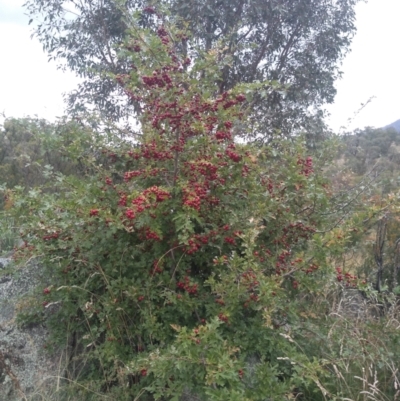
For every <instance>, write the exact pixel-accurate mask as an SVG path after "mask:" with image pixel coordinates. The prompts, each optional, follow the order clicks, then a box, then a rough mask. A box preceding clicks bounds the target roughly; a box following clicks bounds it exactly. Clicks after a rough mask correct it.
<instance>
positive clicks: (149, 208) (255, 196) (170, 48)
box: [7, 1, 400, 401]
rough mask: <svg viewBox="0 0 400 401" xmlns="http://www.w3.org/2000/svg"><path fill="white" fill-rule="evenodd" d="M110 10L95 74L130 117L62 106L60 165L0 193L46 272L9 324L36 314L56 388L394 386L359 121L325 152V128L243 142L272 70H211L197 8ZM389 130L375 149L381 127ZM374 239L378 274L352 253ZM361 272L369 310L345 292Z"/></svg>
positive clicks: (388, 304) (202, 392)
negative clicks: (255, 73) (60, 361)
mask: <svg viewBox="0 0 400 401" xmlns="http://www.w3.org/2000/svg"><path fill="white" fill-rule="evenodd" d="M37 4H42V3H40V2H37ZM46 4H47V6H48V7H53V6H54V5H55V3H53V2H48V3H46ZM82 4H85V3H82ZM254 4H255V3H254ZM267 4H269V2H267ZM291 4H292V3H291ZM293 4H294V5H296V4H297V5H299V4H303V2H300V1H299V2H293ZM307 4H308V3H307ZM318 4H320V3H318ZM335 4H336V5H337V6H339V5H340V4H342V3H335ZM343 4H347V3H343ZM42 6H43V7H45V4H44V3H43V4H42ZM199 7H200V5H199ZM278 9H279V7H278ZM57 10H58V11H60V12H61V11H62V10H61V9H57V8H54V10H53V11H54V12H58V11H57ZM124 15H125V14H124ZM125 17H126V18H125V19H124V21H125V23H126V24H127V25H126V26H125V27H124V29H126V32H125V35H124V36H123V37H122V36H121V37H120V39H119V44H118V46H115V47H112V51H113V54H114V56H113V57H114V60H115V63H117V64H118V65H123V66H125V68H124V69H123V70H122V71H114V70H113V68H111V67H110V69H107V70H102V71H101V74H100V75H99V76H98V77H96V79H98V80H103V79H104V80H105V82H111V83H112V85H113V87H118V88H119V90H120V93H121V94H123V96H125V97H126V98H127V99H128V102H130V103H131V104H136V105H137V106H140V113H138V114H137V115H136V116H137V120H135V121H134V122H133V123H132V121H131V123H132V125H133V126H134V127H135V128H134V129H133V128H130V129H129V130H125V131H123V130H121V126H120V125H118V124H115V122H113V121H109V120H104V119H101V118H98V117H96V116H93V115H92V116H88V115H83V116H81V117H80V118H79V119H77V118H76V117H74V118H72V119H66V120H65V121H63V122H62V124H61V125H60V127H62V134H60V135H57V134H56V132H58V131H55V132H53V133H52V134H51V135H49V137H48V138H49V140H48V142H46V143H47V144H48V146H49V154H50V155H53V156H54V155H58V157H59V156H60V155H62V157H63V160H65V161H68V163H72V162H74V161H75V163H76V162H77V163H76V164H74V163H72V165H73V168H72V169H71V170H69V169H66V170H63V168H61V167H60V168H58V167H57V168H55V167H54V168H50V167H45V169H44V177H45V180H44V181H43V182H37V183H38V184H41V185H36V184H37V183H36V182H35V186H34V187H30V188H29V189H30V190H29V191H26V189H25V188H24V187H22V186H19V187H18V186H17V187H13V186H11V185H10V186H9V188H8V189H9V190H8V192H7V193H8V195H10V196H12V205H10V207H9V208H8V209H9V210H8V211H7V213H8V214H9V215H11V216H13V218H14V219H15V221H16V224H17V225H18V227H19V235H20V237H21V239H22V240H23V245H22V246H20V247H18V248H17V249H16V251H15V254H14V259H15V261H16V262H20V263H24V261H26V260H29V261H31V260H32V259H33V258H40V263H41V264H43V268H44V269H45V273H46V274H45V275H44V276H45V277H46V278H47V282H44V283H43V286H42V288H39V289H38V290H37V292H36V293H35V294H31V295H30V297H29V296H26V299H25V303H24V305H26V307H25V309H23V310H22V311H21V314H20V320H21V324H27V323H38V322H42V323H44V324H46V325H47V326H48V327H49V329H50V331H51V334H52V335H51V337H50V340H49V344H48V346H49V349H50V350H52V349H55V348H57V347H59V346H60V345H61V346H66V347H67V349H68V350H69V357H70V359H69V361H68V364H67V366H65V372H64V373H63V376H64V377H65V378H66V379H67V380H66V383H68V385H65V386H63V387H62V388H61V391H60V392H58V393H57V394H56V396H55V397H56V398H55V399H63V397H64V396H65V399H69V400H89V399H93V400H99V399H112V400H122V401H123V400H148V401H152V400H198V399H200V400H212V401H216V400H224V401H225V400H233V401H235V400H238V401H239V400H240V401H242V400H251V401H253V400H254V401H256V400H260V401H264V400H293V399H297V400H307V401H308V400H315V401H322V400H326V399H329V400H343V401H344V400H352V401H356V400H360V401H361V400H362V401H364V400H366V399H368V397H369V399H373V400H379V401H384V400H394V399H396V397H398V396H399V391H398V389H399V386H400V382H399V374H398V371H397V366H398V362H399V356H398V351H397V348H398V345H399V341H400V336H399V334H398V312H397V307H396V302H397V301H396V296H395V291H394V289H395V288H396V286H397V284H396V283H395V281H396V280H397V278H396V279H393V282H392V283H394V284H392V285H391V287H392V288H390V290H393V291H389V290H387V289H385V288H384V285H383V284H384V280H385V276H384V275H383V274H382V272H383V271H384V266H385V261H384V257H383V256H384V254H385V250H386V248H385V241H386V238H389V237H387V233H390V235H391V237H390V238H392V239H391V241H392V240H393V238H395V236H396V233H397V231H396V225H395V224H393V225H392V226H390V227H389V225H387V224H384V223H382V222H386V221H389V219H388V218H389V215H390V216H391V217H392V220H391V221H395V220H396V216H397V212H398V206H397V205H398V200H397V195H395V194H394V193H392V192H389V193H388V194H387V195H386V194H385V193H384V194H383V195H382V194H380V196H379V197H377V191H376V188H378V186H374V185H371V183H370V182H367V181H368V177H367V178H366V177H361V176H357V174H356V171H355V169H356V168H358V167H357V166H358V164H357V163H358V162H355V161H354V160H352V159H351V157H350V156H349V155H354V151H353V148H354V146H351V145H349V144H351V143H353V142H352V141H353V140H355V138H357V135H358V136H359V137H361V138H364V139H365V140H366V141H367V142H368V141H369V140H370V139H371V138H372V136H371V135H369V134H368V133H367V134H365V136H363V135H364V134H363V135H359V134H356V135H354V136H349V137H347V138H344V139H343V141H347V142H345V144H346V145H345V149H347V151H348V152H349V154H345V160H344V161H343V160H340V159H339V160H336V165H335V169H332V166H334V164H333V163H332V159H333V158H334V156H335V152H336V151H337V149H336V147H335V146H332V145H334V143H333V142H320V143H318V144H317V145H318V146H315V147H314V148H313V149H312V150H310V147H309V146H307V145H309V141H307V138H306V136H302V135H297V137H296V138H295V139H293V138H292V139H288V138H286V139H285V138H282V137H281V138H272V139H270V142H269V143H268V145H263V146H255V145H254V144H253V143H248V142H247V143H245V142H244V141H243V138H245V137H249V136H252V135H253V136H254V132H251V131H249V130H251V129H252V126H251V124H250V125H249V124H247V121H248V119H251V118H252V117H254V115H255V113H256V114H257V107H258V104H259V103H258V101H259V99H260V97H263V98H268V96H269V94H271V93H274V92H276V91H279V90H281V89H282V85H281V84H279V83H278V82H271V81H261V82H250V83H243V82H241V81H240V80H238V81H239V82H236V81H235V82H231V83H230V84H229V85H228V86H227V87H224V86H222V87H221V86H218V85H216V82H223V80H224V79H225V78H224V74H225V70H224V68H221V66H224V65H229V64H230V62H231V61H230V60H231V54H229V52H228V53H227V52H226V51H225V45H226V43H224V41H221V42H220V43H218V44H216V43H215V41H211V44H210V45H209V47H207V46H208V45H207V46H206V47H205V44H204V43H203V42H202V41H199V43H198V46H195V44H196V41H198V38H197V39H196V36H193V37H194V38H195V39H191V32H193V26H192V27H191V26H190V24H189V29H188V30H185V29H184V28H183V23H182V21H181V20H180V18H178V17H176V18H175V17H172V15H169V16H168V18H164V17H163V16H162V15H161V14H159V13H158V11H157V10H156V9H155V8H154V7H152V6H146V7H144V9H143V10H141V11H139V12H137V13H133V14H129V18H127V15H125ZM221 18H222V17H221ZM56 20H57V19H56ZM56 20H53V22H52V23H53V24H54V25H53V26H56V22H55V21H56ZM143 21H147V22H149V23H148V24H147V23H146V24H144V23H143ZM150 22H151V23H150ZM193 24H194V22H193ZM49 26H50V25H49ZM199 29H200V28H199ZM189 43H190V44H191V46H195V47H193V48H192V49H191V53H190V55H189V54H186V53H185V51H184V50H183V49H185V47H186V46H187V45H188V44H189ZM338 46H340V43H339V45H338ZM82 54H84V53H82ZM190 56H191V57H190ZM82 57H83V55H82ZM82 68H83V67H82ZM94 71H95V69H94V70H92V71H91V73H93V74H94ZM105 71H107V74H106V75H104V73H105ZM94 76H95V75H93V77H94ZM260 78H265V76H260ZM99 93H100V92H99ZM255 110H256V111H255ZM13 124H17V122H13ZM41 131H44V132H46V129H44V128H43V129H41ZM385 132H386V131H385ZM121 133H123V135H121ZM129 134H131V135H129ZM311 134H312V133H311ZM386 134H387V137H388V139H387V144H386V145H383V144H380V145H379V146H382V149H383V150H381V154H383V151H384V149H389V148H391V147H392V146H395V145H396V140H397V139H396V137H394V136H393V137H392V136H391V135H392V134H391V133H390V132H389V131H388V132H387V133H385V134H384V135H386ZM16 135H17V134H16ZM385 138H386V137H385ZM364 139H362V140H364ZM371 140H372V139H371ZM339 142H340V141H339ZM359 143H362V141H361V142H359ZM393 144H394V145H393ZM357 146H358V145H357ZM377 146H378V145H377ZM357 149H358V148H357ZM53 151H55V152H56V151H57V152H59V153H54V154H53V153H52V152H53ZM365 151H366V150H365ZM311 152H312V153H311ZM361 153H362V152H361V150H360V149H359V150H357V152H355V155H358V154H361ZM389 153H390V152H389V151H388V152H387V153H385V154H389ZM56 160H58V158H57V159H56ZM68 163H67V165H68V166H69V164H68ZM354 166H356V167H354ZM340 168H342V169H343V170H340ZM382 171H383V170H382ZM387 192H388V191H387ZM376 224H378V225H377V229H375V227H376ZM389 228H390V229H389ZM371 236H372V238H373V240H372V242H373V243H374V245H373V246H372V247H371V246H369V245H370V243H371ZM368 241H370V242H369V243H368ZM360 244H362V245H360ZM371 248H372V249H371ZM371 252H372V253H373V255H374V259H375V263H376V264H377V266H376V271H373V274H372V273H371V271H372V270H373V269H375V267H373V268H370V269H369V271H364V272H363V271H362V269H361V268H360V267H362V266H361V264H360V263H358V262H359V260H360V255H361V256H365V255H367V254H368V253H370V254H372V253H371ZM390 271H391V272H397V270H396V269H393V266H392V265H391V270H390ZM391 277H394V274H392V275H391ZM356 288H359V289H360V290H362V291H363V294H364V295H365V296H368V297H369V299H372V298H374V297H375V300H376V301H377V302H375V304H374V305H378V306H377V308H376V310H375V311H374V312H373V313H372V312H371V311H370V309H369V308H368V307H367V306H365V305H364V306H362V305H361V303H360V304H357V305H356V310H355V311H354V310H349V308H345V307H343V306H342V301H344V300H345V299H346V296H347V294H349V293H350V294H353V293H355V294H358V295H360V293H359V292H358V291H357V289H356ZM351 291H353V292H351ZM340 292H342V294H340ZM360 296H361V295H360ZM360 318H362V319H360ZM383 330H384V331H385V336H382V331H383ZM61 394H62V395H61Z"/></svg>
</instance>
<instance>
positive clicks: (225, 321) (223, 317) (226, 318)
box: [218, 313, 229, 323]
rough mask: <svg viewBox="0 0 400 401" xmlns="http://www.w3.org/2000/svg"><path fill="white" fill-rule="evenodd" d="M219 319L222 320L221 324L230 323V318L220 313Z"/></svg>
mask: <svg viewBox="0 0 400 401" xmlns="http://www.w3.org/2000/svg"><path fill="white" fill-rule="evenodd" d="M218 319H219V320H221V322H224V323H228V321H229V318H228V316H226V315H225V314H224V313H220V314H219V315H218Z"/></svg>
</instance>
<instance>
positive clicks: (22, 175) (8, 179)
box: [0, 118, 90, 208]
mask: <svg viewBox="0 0 400 401" xmlns="http://www.w3.org/2000/svg"><path fill="white" fill-rule="evenodd" d="M77 127H78V125H77V123H76V122H73V121H69V122H66V121H62V122H61V123H60V124H52V123H49V122H47V121H46V120H43V119H37V118H20V119H17V118H10V119H6V121H5V122H4V124H3V126H2V127H0V186H2V187H3V188H4V193H5V194H10V192H9V191H7V190H6V189H12V188H14V187H16V186H22V187H25V188H26V189H31V188H33V187H35V186H39V185H43V184H44V183H45V181H46V174H44V168H45V167H46V166H47V167H46V168H47V171H48V172H50V171H52V172H58V173H62V174H67V175H69V174H74V175H82V174H83V173H84V167H83V165H82V164H81V162H80V161H79V157H78V155H79V154H80V153H85V152H86V153H87V152H88V150H89V149H90V139H89V138H85V139H84V141H85V143H84V142H83V138H84V137H82V134H81V133H80V134H79V135H80V138H79V139H78V138H76V137H75V134H76V129H77ZM81 128H82V127H80V129H81ZM74 141H75V142H76V146H79V150H78V149H76V150H77V153H75V154H72V153H71V144H73V143H74ZM78 144H79V145H78ZM67 146H68V150H67ZM81 146H82V148H81ZM7 202H8V203H10V198H9V196H8V195H5V197H4V198H3V199H2V200H1V201H0V208H2V207H3V206H4V203H7Z"/></svg>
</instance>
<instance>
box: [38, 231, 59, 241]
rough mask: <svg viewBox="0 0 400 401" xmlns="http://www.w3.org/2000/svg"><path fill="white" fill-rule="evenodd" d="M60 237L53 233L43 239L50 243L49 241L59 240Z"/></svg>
mask: <svg viewBox="0 0 400 401" xmlns="http://www.w3.org/2000/svg"><path fill="white" fill-rule="evenodd" d="M58 237H59V233H57V232H54V233H51V234H48V235H44V236H43V237H42V239H43V240H44V241H49V240H51V239H57V238H58Z"/></svg>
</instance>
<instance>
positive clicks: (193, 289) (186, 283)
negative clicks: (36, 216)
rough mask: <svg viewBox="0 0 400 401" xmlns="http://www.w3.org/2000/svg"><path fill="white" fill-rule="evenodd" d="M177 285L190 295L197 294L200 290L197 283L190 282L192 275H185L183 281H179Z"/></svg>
mask: <svg viewBox="0 0 400 401" xmlns="http://www.w3.org/2000/svg"><path fill="white" fill-rule="evenodd" d="M176 286H177V287H178V288H179V289H180V290H184V291H186V292H187V293H188V294H190V295H196V294H197V291H198V284H196V283H195V284H191V283H190V277H188V276H185V277H184V278H183V281H178V282H177V284H176Z"/></svg>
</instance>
